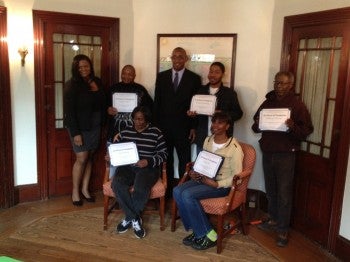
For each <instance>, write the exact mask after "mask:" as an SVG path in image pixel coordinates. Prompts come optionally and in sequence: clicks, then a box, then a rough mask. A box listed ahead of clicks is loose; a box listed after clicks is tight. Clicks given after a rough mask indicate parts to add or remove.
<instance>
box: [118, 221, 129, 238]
mask: <svg viewBox="0 0 350 262" xmlns="http://www.w3.org/2000/svg"><path fill="white" fill-rule="evenodd" d="M130 226H131V221H127V220H125V219H123V220H122V221H121V222H120V223H119V224H118V226H117V228H116V231H117V233H120V234H121V233H124V232H126V231H128V229H129V227H130Z"/></svg>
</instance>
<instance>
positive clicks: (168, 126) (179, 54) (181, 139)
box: [153, 47, 201, 194]
mask: <svg viewBox="0 0 350 262" xmlns="http://www.w3.org/2000/svg"><path fill="white" fill-rule="evenodd" d="M187 60H188V57H187V54H186V51H185V50H184V49H183V48H182V47H176V48H175V49H174V50H173V52H172V55H171V61H172V69H169V70H166V71H163V72H160V73H159V74H158V76H157V79H156V86H155V94H154V110H153V112H154V123H155V125H156V126H158V127H159V128H160V129H161V130H162V132H163V134H164V136H165V141H166V143H167V150H168V160H167V172H168V178H169V182H170V183H169V187H168V188H169V192H168V193H170V194H171V190H172V186H174V184H175V183H176V180H175V179H174V167H173V164H174V163H173V162H174V158H173V150H174V148H175V149H176V152H177V155H178V158H179V169H178V170H179V176H180V177H182V175H183V174H184V172H185V166H186V163H187V162H189V161H190V159H191V143H192V142H193V141H194V139H195V126H194V122H193V119H191V118H190V117H188V116H187V114H186V112H187V110H189V108H190V104H191V99H192V96H193V95H194V94H196V93H197V90H198V89H199V88H200V87H201V78H200V76H199V75H197V74H195V73H194V72H192V71H190V70H188V69H186V68H185V64H186V62H187Z"/></svg>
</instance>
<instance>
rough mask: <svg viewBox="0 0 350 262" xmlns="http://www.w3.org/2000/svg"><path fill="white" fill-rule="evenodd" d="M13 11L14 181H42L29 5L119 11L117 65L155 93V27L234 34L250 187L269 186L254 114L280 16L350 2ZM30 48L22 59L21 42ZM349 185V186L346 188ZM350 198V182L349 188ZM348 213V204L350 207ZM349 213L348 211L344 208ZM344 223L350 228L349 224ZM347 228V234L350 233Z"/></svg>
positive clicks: (195, 0) (52, 0)
mask: <svg viewBox="0 0 350 262" xmlns="http://www.w3.org/2000/svg"><path fill="white" fill-rule="evenodd" d="M0 3H2V4H3V5H4V6H5V7H7V10H8V41H9V56H10V74H11V75H10V77H11V96H12V98H11V99H12V112H13V130H14V136H13V137H14V161H15V183H16V185H25V184H31V183H36V182H37V167H36V162H37V159H36V133H35V104H34V69H33V38H32V37H33V36H32V35H33V29H32V9H37V10H47V11H56V12H68V13H78V14H88V15H99V16H109V17H118V18H120V61H119V62H120V65H121V66H123V65H125V64H127V63H132V64H134V65H135V67H136V70H137V78H136V81H138V82H140V83H142V84H143V85H145V87H146V88H147V89H148V90H149V92H150V93H151V94H152V95H153V92H154V82H155V77H156V51H157V50H156V36H157V34H158V33H237V35H238V41H237V57H236V74H235V90H236V91H237V92H238V97H239V100H240V103H241V105H242V108H243V111H244V115H243V118H242V119H241V120H239V121H238V123H237V125H236V127H235V135H236V137H238V138H239V139H241V140H243V141H246V142H248V143H251V144H253V145H254V146H255V147H256V148H257V150H258V159H257V166H256V169H255V172H254V175H253V177H252V180H251V182H250V187H251V188H255V189H260V190H264V186H263V178H262V168H261V154H260V152H259V146H258V142H257V141H258V138H259V136H258V135H255V134H253V132H252V131H251V130H250V126H251V123H252V120H251V119H252V115H253V113H254V112H255V110H256V108H257V107H258V105H259V104H260V103H261V102H262V100H263V99H264V96H265V94H266V92H267V91H268V90H270V89H271V88H272V85H271V83H272V80H273V75H274V74H275V73H276V71H278V69H279V62H280V53H281V42H282V30H283V17H284V16H288V15H294V14H301V13H307V12H314V11H320V10H327V9H334V8H340V7H345V6H350V1H349V0H332V1H330V0H307V1H305V0H293V1H286V0H250V1H246V0H217V1H212V0H191V1H188V0H177V1H174V0H147V1H145V0H118V1H117V0H99V1H86V0H74V1H72V0H16V1H14V0H3V1H1V2H0ZM22 44H26V45H27V46H28V47H29V54H28V58H27V62H26V66H25V67H21V66H20V59H19V56H18V53H17V49H18V47H19V45H22ZM348 181H349V175H348ZM347 188H348V187H347ZM345 195H346V196H347V199H349V195H350V192H349V189H347V192H346V193H345ZM347 212H350V211H347ZM347 215H348V213H347ZM346 230H347V231H346ZM349 231H350V227H349V226H348V229H346V227H345V231H344V232H345V233H344V234H348V235H347V236H348V239H350V233H349Z"/></svg>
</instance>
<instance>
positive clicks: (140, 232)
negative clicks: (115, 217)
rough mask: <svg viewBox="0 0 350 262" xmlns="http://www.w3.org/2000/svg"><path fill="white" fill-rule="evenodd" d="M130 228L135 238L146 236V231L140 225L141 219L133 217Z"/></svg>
mask: <svg viewBox="0 0 350 262" xmlns="http://www.w3.org/2000/svg"><path fill="white" fill-rule="evenodd" d="M131 222H132V228H133V229H134V234H135V236H136V237H137V238H143V237H145V236H146V231H145V229H144V228H143V227H142V220H141V218H140V219H133V220H132V221H131Z"/></svg>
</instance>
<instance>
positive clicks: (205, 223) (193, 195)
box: [173, 112, 243, 250]
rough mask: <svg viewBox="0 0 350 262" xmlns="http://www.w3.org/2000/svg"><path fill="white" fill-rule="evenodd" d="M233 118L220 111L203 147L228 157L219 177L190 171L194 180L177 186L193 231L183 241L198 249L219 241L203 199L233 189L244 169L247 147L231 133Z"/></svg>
mask: <svg viewBox="0 0 350 262" xmlns="http://www.w3.org/2000/svg"><path fill="white" fill-rule="evenodd" d="M231 125H232V120H231V118H230V116H229V115H227V113H224V112H217V113H215V114H214V115H213V117H212V123H211V131H212V134H213V135H212V136H208V137H207V138H206V139H205V141H204V144H203V149H204V150H207V151H210V152H212V153H215V154H218V155H221V156H223V157H224V162H223V164H222V166H221V168H220V170H219V172H218V174H217V176H216V177H215V179H210V178H209V177H207V176H204V175H202V174H199V173H196V172H194V171H193V170H191V171H190V172H189V176H190V177H191V180H189V181H187V182H185V183H183V184H181V185H179V186H177V187H175V188H174V190H173V197H174V200H175V201H176V204H177V207H178V210H179V214H180V217H181V220H182V223H183V225H184V227H185V229H186V230H187V231H188V230H190V229H192V231H193V232H192V234H190V235H189V236H187V237H185V238H184V239H183V241H182V242H183V244H184V245H186V246H192V247H193V248H194V249H197V250H204V249H207V248H210V247H213V246H215V245H216V240H217V234H216V232H215V230H214V229H213V227H212V226H211V224H210V222H209V219H208V217H207V215H206V214H205V213H204V211H203V208H202V206H201V203H200V200H201V199H206V198H215V197H223V196H226V195H227V194H228V193H229V191H230V186H231V184H232V178H233V176H234V175H235V174H238V173H240V172H241V171H242V164H243V151H242V148H241V146H240V145H239V143H238V142H237V140H236V139H235V138H233V137H229V136H228V132H229V130H230V128H231Z"/></svg>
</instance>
